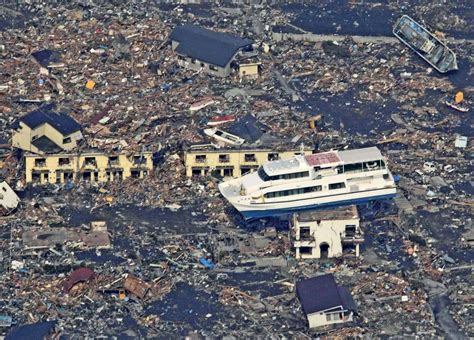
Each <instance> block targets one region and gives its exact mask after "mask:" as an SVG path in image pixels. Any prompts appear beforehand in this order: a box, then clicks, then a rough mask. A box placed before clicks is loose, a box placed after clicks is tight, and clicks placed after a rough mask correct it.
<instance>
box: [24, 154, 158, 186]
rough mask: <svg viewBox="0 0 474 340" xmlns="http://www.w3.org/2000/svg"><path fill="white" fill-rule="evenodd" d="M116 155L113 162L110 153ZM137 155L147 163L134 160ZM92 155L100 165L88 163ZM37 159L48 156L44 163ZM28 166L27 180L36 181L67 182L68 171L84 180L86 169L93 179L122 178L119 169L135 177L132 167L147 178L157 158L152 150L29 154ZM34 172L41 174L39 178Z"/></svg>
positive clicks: (103, 180)
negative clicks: (153, 156) (107, 152)
mask: <svg viewBox="0 0 474 340" xmlns="http://www.w3.org/2000/svg"><path fill="white" fill-rule="evenodd" d="M115 156H116V157H117V161H116V162H115V163H113V162H111V160H110V157H115ZM129 156H130V157H129ZM133 156H143V158H144V159H145V160H144V163H143V164H134V159H133ZM90 157H93V158H94V159H95V162H96V165H86V163H85V160H86V158H90ZM60 158H63V159H66V158H67V159H69V164H63V165H60V164H59V160H60ZM37 160H38V161H40V160H44V165H43V164H36V161H37ZM41 163H43V162H41ZM25 167H26V170H25V172H26V182H27V183H30V182H33V181H35V182H37V183H41V184H47V183H52V184H53V183H64V182H65V181H66V180H67V179H66V178H65V177H67V176H65V175H64V173H71V176H72V180H84V173H88V174H90V179H89V181H90V182H109V181H113V180H118V179H119V178H120V177H119V172H121V173H122V176H121V178H122V179H125V178H128V177H131V176H132V171H134V175H137V176H138V178H143V177H145V176H146V175H148V174H149V172H150V171H151V170H153V160H152V153H151V152H144V153H136V154H130V155H128V154H125V153H123V154H115V155H105V154H102V153H84V154H54V155H47V156H37V155H27V156H25ZM95 173H96V174H97V175H95ZM34 174H36V176H37V178H36V179H35V180H34ZM93 174H94V175H93Z"/></svg>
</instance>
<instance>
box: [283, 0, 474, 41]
mask: <svg viewBox="0 0 474 340" xmlns="http://www.w3.org/2000/svg"><path fill="white" fill-rule="evenodd" d="M376 3H377V4H379V5H377V6H372V4H376ZM388 4H389V1H384V0H378V1H364V5H356V6H350V4H349V3H348V1H345V0H334V1H324V2H317V3H315V4H304V5H302V4H290V5H285V6H282V9H283V10H284V11H285V12H288V13H292V14H293V15H294V20H293V21H292V22H291V23H292V24H294V25H296V26H298V27H300V28H302V29H304V30H305V31H309V32H312V33H317V34H341V35H370V36H391V35H392V27H393V25H394V24H395V21H396V20H397V19H398V18H399V17H401V16H402V15H403V14H407V15H410V16H411V17H413V18H414V19H415V20H417V21H418V22H420V23H422V24H424V25H428V26H430V27H434V26H435V25H436V22H431V21H430V20H432V19H433V18H432V17H431V16H430V14H429V13H426V14H424V13H419V11H418V10H417V8H416V7H415V6H417V5H419V6H430V5H431V6H432V4H430V3H429V2H427V1H418V0H411V1H409V2H408V1H407V2H405V3H404V2H403V1H400V6H398V7H396V8H395V9H393V8H390V7H389V6H388ZM451 7H453V8H452V9H451V8H450V9H448V10H452V11H453V12H454V13H455V14H457V15H458V16H459V17H460V18H461V19H463V20H466V21H467V22H468V23H469V22H471V23H472V22H473V21H470V20H474V11H473V6H472V1H471V2H470V1H467V0H465V1H457V2H456V6H451ZM423 21H424V22H425V23H423ZM445 33H447V34H448V35H450V36H453V37H455V38H459V39H462V38H464V39H471V38H472V36H471V34H470V32H469V30H466V31H459V30H456V29H452V30H446V32H445Z"/></svg>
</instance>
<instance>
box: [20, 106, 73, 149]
mask: <svg viewBox="0 0 474 340" xmlns="http://www.w3.org/2000/svg"><path fill="white" fill-rule="evenodd" d="M52 108H53V105H52V104H51V105H46V106H43V107H41V108H39V109H37V110H35V111H32V112H30V113H28V114H26V115H24V116H23V117H20V118H19V119H18V120H17V121H16V122H15V123H14V124H13V129H14V132H13V136H12V146H14V147H16V148H19V149H22V150H25V151H29V152H33V153H37V154H45V153H52V152H59V151H62V150H67V151H68V150H72V149H74V148H75V147H76V146H77V143H78V141H79V140H80V139H82V132H81V126H80V125H79V124H78V123H77V122H76V121H75V120H74V119H73V118H71V117H70V116H68V115H67V114H65V113H58V112H54V111H52Z"/></svg>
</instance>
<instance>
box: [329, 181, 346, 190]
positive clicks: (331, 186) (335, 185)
mask: <svg viewBox="0 0 474 340" xmlns="http://www.w3.org/2000/svg"><path fill="white" fill-rule="evenodd" d="M345 187H346V185H345V184H344V182H340V183H331V184H329V190H335V189H342V188H345Z"/></svg>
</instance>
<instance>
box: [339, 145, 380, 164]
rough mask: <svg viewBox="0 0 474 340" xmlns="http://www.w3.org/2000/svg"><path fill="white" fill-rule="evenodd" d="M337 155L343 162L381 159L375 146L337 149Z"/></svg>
mask: <svg viewBox="0 0 474 340" xmlns="http://www.w3.org/2000/svg"><path fill="white" fill-rule="evenodd" d="M338 155H339V158H341V160H342V161H343V162H344V164H351V163H361V162H371V161H377V160H379V159H383V156H382V154H381V153H380V150H379V149H378V148H376V147H375V146H373V147H370V148H363V149H354V150H347V151H339V152H338Z"/></svg>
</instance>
